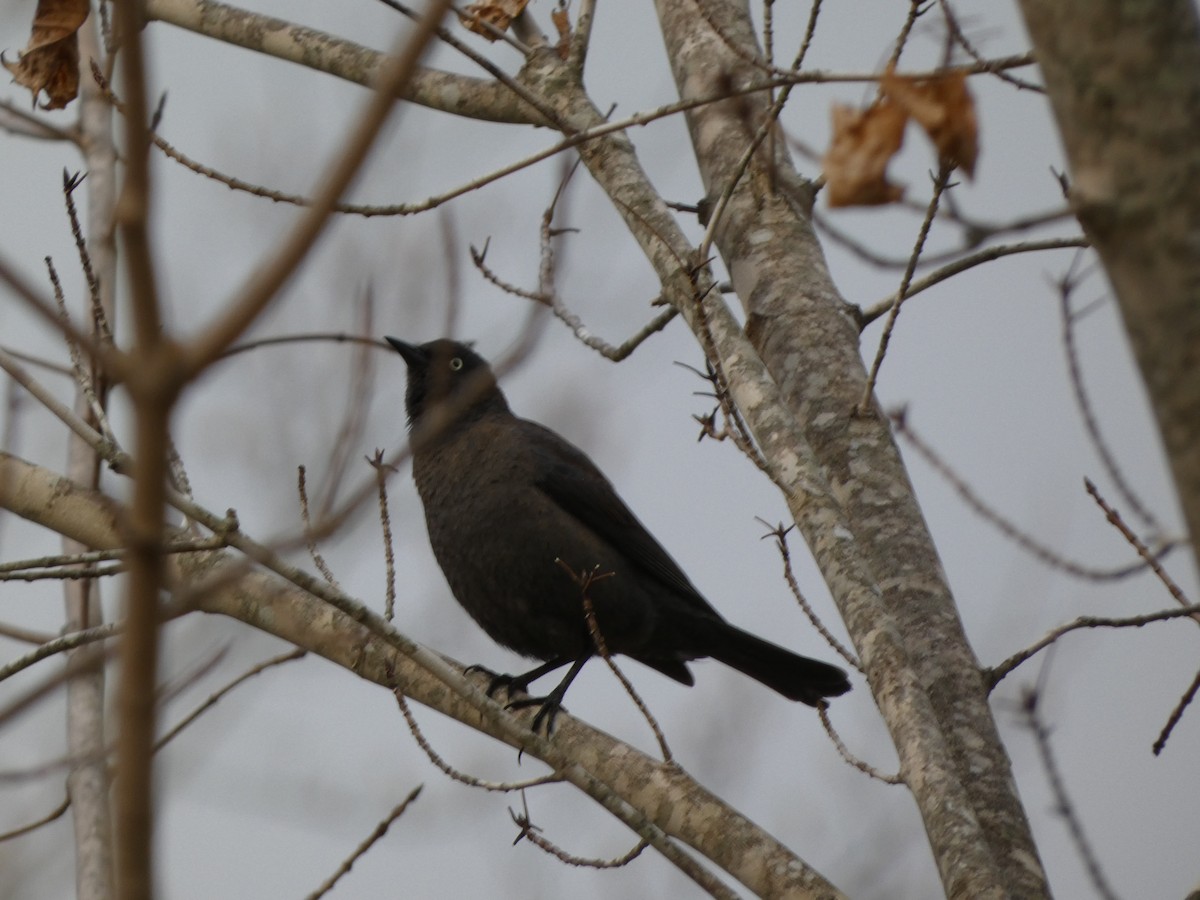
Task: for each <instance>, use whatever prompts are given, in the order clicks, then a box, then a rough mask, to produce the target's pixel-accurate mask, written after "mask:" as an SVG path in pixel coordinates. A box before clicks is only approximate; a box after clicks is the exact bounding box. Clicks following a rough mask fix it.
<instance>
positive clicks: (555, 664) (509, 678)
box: [463, 656, 571, 698]
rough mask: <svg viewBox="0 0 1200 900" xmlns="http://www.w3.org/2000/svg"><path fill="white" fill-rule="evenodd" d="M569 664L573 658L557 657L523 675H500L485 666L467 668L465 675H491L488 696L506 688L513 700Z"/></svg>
mask: <svg viewBox="0 0 1200 900" xmlns="http://www.w3.org/2000/svg"><path fill="white" fill-rule="evenodd" d="M569 662H571V657H569V656H556V657H554V659H551V660H549V661H547V662H545V663H543V664H542V665H540V666H538V667H537V668H536V669H531V670H530V671H528V672H525V673H524V674H523V675H498V674H497V673H495V672H493V671H492V670H491V669H487V668H484V667H483V666H467V668H466V669H464V670H463V674H464V675H470V674H471V673H472V672H483V673H485V674H487V675H490V676H491V677H492V680H491V681H490V682H489V683H488V689H487V695H488V696H489V697H491V696H492V695H493V694H495V693H496V691H498V690H500V688H504V692H505V694H506V695H507V696H509V697H510V698H511V697H512V695H513V694H514V693H521V694H525V693H528V692H529V685H531V684H532V683H533V682H535V681H537V680H538V679H539V678H541V677H542V676H543V675H546V674H548V673H550V672H553V671H554V670H555V669H561V668H562V667H563V666H565V665H566V664H567V663H569Z"/></svg>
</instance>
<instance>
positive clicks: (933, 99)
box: [880, 69, 979, 177]
mask: <svg viewBox="0 0 1200 900" xmlns="http://www.w3.org/2000/svg"><path fill="white" fill-rule="evenodd" d="M880 87H881V89H882V90H883V93H884V94H885V95H886V96H888V97H890V98H891V99H892V100H894V101H895V102H896V103H897V104H898V105H900V106H902V107H903V108H904V109H905V110H906V111H907V112H908V114H909V115H910V116H912V117H913V118H914V119H915V120H916V121H917V122H918V124H920V126H921V127H922V128H924V129H925V133H926V134H928V135H929V139H930V140H931V141H933V144H934V146H935V147H937V151H938V156H940V157H941V159H942V160H943V161H945V162H949V163H953V164H954V165H956V166H958V167H959V168H961V169H962V170H963V171H964V172H966V173H967V176H968V177H974V175H975V162H976V161H977V160H978V158H979V122H978V120H977V119H976V117H975V101H974V99H972V97H971V92H970V91H969V90H967V73H966V71H964V70H963V69H951V70H948V71H946V72H943V73H942V74H940V75H937V76H935V77H933V78H906V77H904V76H902V75H896V74H895V73H893V72H888V73H887V74H886V75H884V76H883V80H882V82H881V84H880Z"/></svg>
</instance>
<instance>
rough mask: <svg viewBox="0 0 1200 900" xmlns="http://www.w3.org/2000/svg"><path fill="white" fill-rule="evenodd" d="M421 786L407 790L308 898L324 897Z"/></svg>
mask: <svg viewBox="0 0 1200 900" xmlns="http://www.w3.org/2000/svg"><path fill="white" fill-rule="evenodd" d="M422 787H423V785H417V786H416V787H415V788H413V789H412V790H411V791H409V793H408V796H407V797H405V798H404V799H403V800H402V801H401V802H400V803H398V804H397V805H396V806H395V808H393V809H392V811H391V812H390V813H388V814H387V815H386V816H385V817H384V818H383V821H381V822H380V823H379V824H378V825H376V826H375V830H374V831H372V832H371V834H370V836H369V837H367V839H366V840H364V841H363V842H362V843H361V844H359V845H358V846H357V847H356V848H355V849H354V852H353V853H351V854H350V855H349V856H348V857H346V860H345V861H344V862H343V863H342V864H341V865H340V866H338V870H337V871H336V872H334V873H333V874H332V875H331V876H329V878H328V879H327V880H326V881H325V882H324V883H323V884H322V885H321V886H320V887H319V888H317V889H316V890H315V891H313V892H312V893H311V894H309V895H308V900H320V898H321V897H324V896H325V895H326V894H328V893H329V892H330V891H331V890H333V886H334V885H335V884H337V883H338V880H339V879H340V878H341V877H342V876H343V875H345V874H347V873H348V872H349V871H350V869H351V867H352V866H353V865H354V863H355V862H357V861H358V860H359V858H361V857H362V855H363V854H364V853H366V852H367V851H368V850H370V849H371V847H372V846H374V844H375V842H376V841H378V840H379V839H380V838H382V837H383V836H384V835H385V834H387V830H388V828H390V827H391V824H392V823H393V822H395V821H396V820H397V819H398V818H400V817H401V816H402V815H404V811H405V810H407V809H408V807H409V805H410V804H411V803H412V802H413V801H414V800H416V799H417V797H418V796H420V794H421V788H422Z"/></svg>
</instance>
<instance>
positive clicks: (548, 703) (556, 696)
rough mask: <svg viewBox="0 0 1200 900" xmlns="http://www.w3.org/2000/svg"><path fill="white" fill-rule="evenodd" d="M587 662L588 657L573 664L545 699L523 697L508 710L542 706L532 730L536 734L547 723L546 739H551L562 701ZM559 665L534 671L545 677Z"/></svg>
mask: <svg viewBox="0 0 1200 900" xmlns="http://www.w3.org/2000/svg"><path fill="white" fill-rule="evenodd" d="M587 661H588V657H586V656H585V657H583V658H582V659H577V660H575V661H574V662H572V663H571V668H570V669H568V670H567V674H566V676H565V677H564V678H563V680H562V681H561V682H559V685H558V687H556V688H555V689H554V690H552V691H551V692H550V693H549V694H547V695H546V696H545V697H522V698H521V699H520V700H512V701H510V702H509V704H508V709H522V708H524V707H526V706H540V707H541V708H540V709H539V710H538V711H537V715H536V716H534V717H533V725H532V727H531V730H532V731H535V732H536V731H537V730H538V728H540V727H541V725H542V722H543V721H545V723H546V737H549V736H550V732H551V731H553V730H554V719H555V717H556V716H557V715H558V711H559V710H560V709H562V701H563V697H565V696H566V695H567V688H569V687H570V686H571V682H572V681H574V680H575V676H576V675H578V674H579V673H580V672H581V671H583V664H584V663H586V662H587ZM551 662H555V660H551ZM564 662H565V660H564ZM558 665H562V663H559V664H558ZM558 665H555V666H552V667H551V668H547V666H550V663H546V665H545V666H541V667H540V668H539V669H535V670H534V671H535V672H538V674H539V675H544V674H546V672H549V671H552V670H553V669H556V668H558ZM542 670H544V671H542ZM530 674H533V673H530ZM522 677H524V676H522ZM529 680H530V681H532V680H533V679H532V678H531V679H529Z"/></svg>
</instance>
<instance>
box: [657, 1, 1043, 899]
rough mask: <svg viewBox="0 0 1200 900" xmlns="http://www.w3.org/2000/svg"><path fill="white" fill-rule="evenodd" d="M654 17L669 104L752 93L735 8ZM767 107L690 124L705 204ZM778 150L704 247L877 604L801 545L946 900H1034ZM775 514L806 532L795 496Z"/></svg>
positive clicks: (984, 739) (824, 556)
mask: <svg viewBox="0 0 1200 900" xmlns="http://www.w3.org/2000/svg"><path fill="white" fill-rule="evenodd" d="M658 9H659V17H660V20H661V22H662V26H663V33H664V35H665V38H666V42H667V56H668V58H669V59H670V60H671V63H672V66H673V67H674V71H675V78H676V83H677V84H678V86H679V90H680V94H681V96H682V97H683V98H684V99H688V98H690V97H695V96H699V95H702V94H705V93H709V92H711V91H713V90H714V88H715V87H716V86H717V85H719V84H720V83H722V82H724V83H733V84H741V83H743V82H744V81H749V80H752V79H753V78H755V77H757V71H756V70H755V69H754V67H752V66H751V65H750V64H749V63H747V61H746V60H747V58H753V57H757V56H759V48H758V46H757V43H756V40H755V37H754V33H753V31H752V27H751V20H750V16H749V12H748V10H747V8H746V7H745V5H744V4H743V3H740V2H736V0H708V2H706V3H705V4H704V9H705V13H704V15H702V16H697V15H696V14H695V11H694V10H692V9H691V8H684V7H681V6H680V5H679V4H677V3H673V2H669V0H659V3H658ZM731 45H733V46H734V47H735V48H737V49H738V50H740V53H738V52H735V50H734V49H731ZM766 109H767V101H766V99H765V98H763V97H761V96H759V95H751V96H749V97H745V98H738V99H737V100H732V101H728V102H726V103H722V104H712V105H708V106H701V107H698V108H696V109H695V110H692V111H690V112H689V113H688V123H689V126H690V129H691V135H692V142H693V145H694V148H695V152H696V156H697V159H698V161H699V165H700V169H701V172H702V175H703V177H704V181H705V185H706V189H707V193H708V197H709V199H710V200H715V199H716V198H717V197H718V196H719V195H720V194H721V193H722V192H723V191H724V190H725V189H726V185H727V184H728V183H729V181H730V179H731V178H732V177H734V175H735V172H736V167H737V165H738V162H739V160H740V158H741V157H742V156H743V154H744V152H745V149H746V147H747V146H748V145H749V142H750V141H751V139H752V137H753V135H754V133H755V131H756V130H757V128H758V127H759V126H760V124H761V123H762V121H763V118H764V114H765V112H766ZM776 145H777V152H776V156H775V159H774V160H772V161H770V162H769V163H768V159H769V155H768V154H767V153H766V152H760V153H759V154H757V155H756V157H755V158H754V159H753V160H752V161H751V163H750V166H749V168H748V170H747V171H746V173H745V174H744V175H743V176H742V178H741V181H740V182H739V186H738V189H737V190H736V191H735V192H734V194H733V195H732V197H731V200H730V203H729V205H728V207H727V208H726V210H725V213H724V220H723V221H722V222H721V223H720V225H719V227H718V229H717V232H716V245H717V247H718V248H719V250H720V252H721V255H722V257H723V259H724V261H725V264H726V267H727V268H728V270H729V272H730V273H731V275H732V278H733V284H734V288H735V290H736V291H737V294H738V296H739V298H740V299H741V301H742V304H743V306H744V308H745V311H746V316H747V322H748V328H747V331H748V333H749V337H750V339H751V341H752V342H753V343H754V345H755V348H756V349H757V350H758V352H759V354H760V356H761V357H762V359H763V361H764V362H765V363H766V364H767V367H768V369H769V370H770V372H771V374H772V375H773V376H774V378H775V380H776V382H777V383H778V385H779V388H780V390H781V392H782V394H783V397H784V399H785V402H786V403H787V404H788V406H789V407H790V408H791V409H792V410H793V412H794V415H795V417H796V420H797V422H799V423H800V425H801V427H802V428H803V430H804V435H805V437H806V439H807V441H808V443H809V444H810V445H811V447H812V449H813V451H814V452H815V453H816V455H817V458H818V459H819V461H820V463H821V465H822V466H823V468H824V470H825V473H826V478H827V480H828V483H829V484H830V486H831V487H832V490H833V494H834V495H835V496H836V497H837V498H838V499H839V501H840V503H841V505H842V509H843V514H844V517H845V520H846V521H847V522H848V523H849V525H850V529H851V533H852V543H853V545H854V547H855V548H856V550H857V553H858V554H859V557H860V559H859V566H860V568H861V569H863V570H865V571H868V572H870V573H871V574H872V575H873V581H874V584H875V585H876V586H877V591H876V593H875V594H874V595H872V594H869V593H865V592H861V591H856V592H848V591H845V590H844V589H843V586H844V583H843V578H844V575H845V572H844V569H843V568H841V567H840V566H838V565H836V561H837V554H836V553H835V551H834V549H833V548H832V547H831V546H830V544H831V543H837V542H839V541H842V542H844V541H845V540H847V539H850V537H851V536H849V535H838V534H836V533H833V532H831V531H830V530H829V529H825V530H824V532H825V533H820V532H817V533H816V534H815V543H814V536H810V534H809V533H806V537H807V538H808V539H809V543H810V546H811V547H812V549H813V552H814V555H815V556H816V558H817V561H818V563H819V564H820V565H821V566H822V569H823V572H824V574H825V577H826V580H827V581H828V583H829V586H830V589H831V591H832V593H833V596H834V598H835V600H836V601H837V602H838V605H839V608H840V610H841V612H842V615H843V618H844V620H845V622H846V625H847V627H848V628H849V630H850V633H851V637H852V639H853V640H854V643H855V646H856V647H857V649H858V651H859V653H860V655H861V657H862V661H863V663H864V664H865V666H866V669H867V674H868V677H869V679H870V683H871V689H872V691H873V693H874V696H875V699H876V702H877V703H878V705H879V708H880V710H881V711H882V713H883V715H884V718H885V719H886V720H887V724H888V727H889V729H890V730H891V733H892V736H893V740H894V741H895V743H896V748H897V751H898V752H899V754H900V759H901V775H902V776H903V777H904V779H905V782H906V783H907V785H908V786H909V788H910V789H911V790H912V792H913V795H914V798H915V799H916V802H917V805H918V807H919V809H920V811H921V816H922V818H923V820H924V822H925V828H926V832H927V834H928V836H929V840H930V844H931V846H932V848H933V852H934V856H935V858H936V860H937V864H938V868H939V871H940V873H941V876H942V881H943V884H944V885H945V890H946V894H947V896H950V897H958V898H972V900H975V898H981V897H1005V896H1009V895H1012V896H1021V897H1036V896H1044V895H1046V894H1047V893H1048V887H1047V885H1046V882H1045V873H1044V872H1043V870H1042V867H1041V865H1040V864H1039V862H1038V854H1037V849H1036V847H1035V845H1034V842H1033V838H1032V835H1031V834H1030V831H1029V825H1028V822H1027V821H1026V818H1025V813H1024V810H1023V809H1022V807H1021V803H1020V799H1019V798H1018V796H1017V794H1016V791H1015V787H1014V782H1013V778H1012V774H1011V771H1010V763H1009V759H1008V755H1007V753H1006V751H1005V749H1004V746H1003V745H1002V743H1001V741H1000V737H999V734H998V733H997V730H996V725H995V722H994V720H993V718H992V715H991V710H990V708H989V706H988V693H987V687H986V685H985V683H984V679H983V677H982V675H981V672H980V666H979V663H978V661H977V660H976V658H975V655H974V653H973V652H972V650H971V647H970V645H969V644H968V642H967V639H966V636H965V635H964V633H963V630H962V623H961V622H960V620H959V617H958V612H957V610H956V608H955V605H954V601H953V598H952V597H951V594H950V590H949V587H948V585H947V584H946V581H945V577H944V574H943V572H942V567H941V563H940V562H939V560H938V556H937V551H936V550H935V548H934V546H933V542H932V539H931V537H930V535H929V533H928V530H927V529H926V527H925V522H924V519H923V518H922V515H921V511H920V508H919V506H918V504H917V501H916V498H915V497H914V495H913V492H912V487H911V485H910V484H909V481H908V477H907V474H906V472H905V470H904V466H903V463H902V461H901V459H900V455H899V452H898V450H897V448H896V446H895V444H894V442H893V441H892V438H891V434H890V430H889V428H888V424H887V421H886V420H885V419H884V418H883V417H882V416H880V415H879V414H878V412H877V411H872V412H871V413H870V414H869V415H866V416H856V415H855V413H854V409H855V406H856V405H857V404H858V402H859V400H860V398H861V397H862V394H863V392H864V390H865V385H866V372H865V370H864V367H863V365H862V361H861V357H860V355H859V345H858V331H857V329H856V327H855V325H854V322H853V321H852V319H851V317H850V316H849V314H848V312H847V307H846V305H845V303H844V301H843V300H842V298H841V296H840V295H839V294H838V291H837V289H836V287H834V285H833V283H832V280H831V278H830V275H829V272H828V269H827V267H826V264H825V259H824V255H823V254H822V252H821V248H820V246H819V244H818V243H817V240H816V237H815V236H814V234H813V231H812V227H811V222H810V220H809V217H808V210H807V208H806V204H805V202H804V194H803V187H802V185H803V182H802V180H801V179H800V178H799V176H798V175H797V174H796V173H795V171H794V170H793V169H792V166H791V162H790V160H789V159H788V158H787V156H786V153H785V152H784V151H783V150H782V148H781V147H780V146H779V145H780V142H776ZM765 146H769V145H767V144H764V147H765ZM768 165H770V166H771V167H772V168H771V169H770V170H768ZM789 186H793V187H791V189H789ZM795 186H801V188H800V189H799V190H797V189H796V187H795ZM758 437H759V436H758V435H757V434H756V438H758ZM789 503H790V505H791V508H792V511H793V513H794V514H795V515H796V517H797V523H798V524H800V525H801V530H802V531H806V529H805V528H804V524H803V519H804V518H805V517H806V514H807V511H806V509H805V507H806V505H807V503H808V498H807V497H800V496H797V495H792V496H791V497H789Z"/></svg>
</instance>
